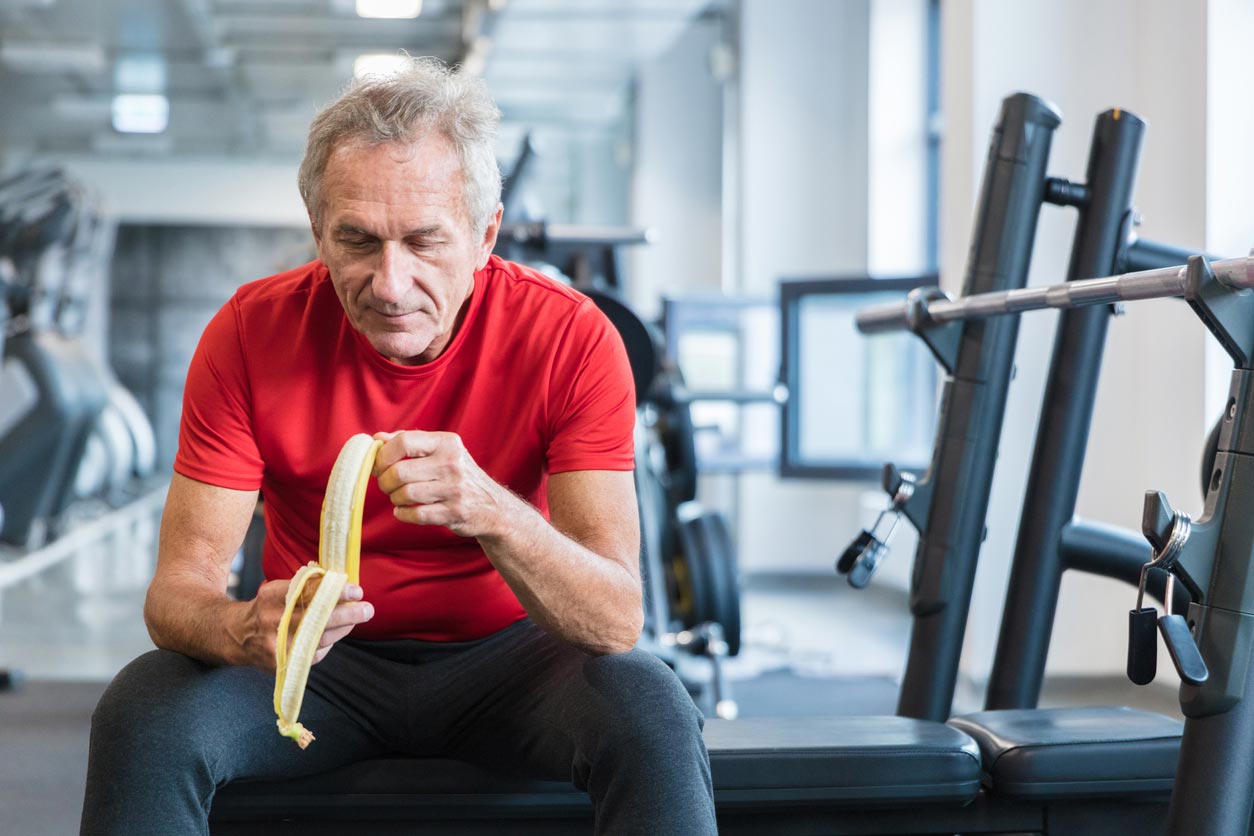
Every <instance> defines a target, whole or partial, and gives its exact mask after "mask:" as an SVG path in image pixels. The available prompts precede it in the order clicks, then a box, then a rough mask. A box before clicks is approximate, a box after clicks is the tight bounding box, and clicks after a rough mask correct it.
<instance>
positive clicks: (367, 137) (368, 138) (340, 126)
mask: <svg viewBox="0 0 1254 836" xmlns="http://www.w3.org/2000/svg"><path fill="white" fill-rule="evenodd" d="M500 121H501V111H500V110H498V109H497V106H496V104H495V102H493V101H492V96H491V94H489V93H488V88H487V85H486V84H484V83H483V81H482V79H479V78H475V77H474V76H470V75H466V74H465V73H463V72H460V71H458V70H455V69H453V68H450V67H449V66H447V65H446V64H445V63H444V62H443V61H440V60H439V59H437V58H409V59H408V61H407V62H406V63H405V64H404V66H403V67H402V68H401V69H400V70H399V71H397V72H395V73H389V74H387V75H370V76H366V77H364V78H361V79H357V80H355V81H353V82H352V83H350V84H349V85H348V87H346V88H345V90H344V92H343V93H341V94H340V97H339V98H338V99H336V100H335V101H333V102H331V104H329V105H327V106H326V107H325V108H323V109H322V110H321V111H320V112H319V113H318V115H317V116H315V117H314V120H313V124H311V125H310V126H309V140H308V143H307V144H306V145H305V158H304V159H303V160H302V161H301V164H300V174H299V182H300V196H301V197H302V198H303V199H304V201H305V208H306V209H307V210H308V211H309V216H310V218H311V219H312V220H313V223H314V225H315V226H317V225H318V224H319V222H320V215H321V213H322V204H321V202H320V201H321V199H322V194H321V193H322V176H323V174H324V173H325V171H326V167H327V160H328V159H330V157H331V154H332V153H333V152H334V151H335V149H336V148H338V147H340V146H341V145H343V144H345V143H349V142H356V143H362V144H364V145H367V146H371V145H382V144H386V143H390V142H400V143H405V144H409V143H414V142H417V141H418V140H419V139H421V138H422V137H423V136H425V135H426V134H428V133H429V132H431V131H435V132H437V133H439V134H441V135H442V136H444V137H445V138H446V139H448V140H449V141H450V142H451V143H452V144H453V147H454V149H455V150H456V151H457V155H458V157H459V158H460V160H461V164H462V193H463V197H464V199H465V208H466V214H467V217H468V220H469V221H470V225H471V227H472V228H473V229H474V230H475V234H476V235H482V234H483V230H485V229H486V228H487V226H488V223H489V222H490V221H491V220H492V215H493V214H494V213H495V212H496V206H497V204H498V203H500V201H501V170H500V168H498V167H497V164H496V152H495V140H496V129H497V126H498V125H499V124H500Z"/></svg>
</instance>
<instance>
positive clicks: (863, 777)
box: [705, 717, 980, 809]
mask: <svg viewBox="0 0 1254 836" xmlns="http://www.w3.org/2000/svg"><path fill="white" fill-rule="evenodd" d="M705 743H706V747H707V748H708V749H709V750H710V771H711V773H712V775H713V778H714V795H715V800H716V801H717V802H718V803H719V807H720V809H721V808H722V807H723V806H725V805H727V804H732V805H735V804H738V803H741V802H746V803H748V802H769V803H787V802H797V801H812V802H814V801H818V802H841V803H851V804H863V803H875V802H893V803H907V802H922V801H944V802H954V803H957V804H964V803H967V802H969V801H971V800H973V799H974V798H975V796H976V794H977V793H978V792H979V788H980V760H979V750H978V748H977V746H976V744H975V741H974V740H972V739H971V738H970V737H968V736H967V735H966V734H962V733H960V732H957V731H956V730H955V729H952V728H950V727H947V726H945V725H944V724H941V723H932V722H928V721H926V720H913V719H910V718H907V717H748V718H745V719H743V720H707V721H706V723H705Z"/></svg>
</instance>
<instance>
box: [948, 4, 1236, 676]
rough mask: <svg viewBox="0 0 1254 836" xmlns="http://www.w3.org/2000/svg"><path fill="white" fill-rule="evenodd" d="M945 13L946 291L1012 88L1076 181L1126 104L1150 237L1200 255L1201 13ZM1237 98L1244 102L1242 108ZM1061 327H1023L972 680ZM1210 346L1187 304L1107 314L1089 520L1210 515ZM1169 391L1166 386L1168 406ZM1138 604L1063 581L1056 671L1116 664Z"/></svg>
mask: <svg viewBox="0 0 1254 836" xmlns="http://www.w3.org/2000/svg"><path fill="white" fill-rule="evenodd" d="M942 10H943V12H942V13H943V33H942V62H943V78H942V85H943V89H942V111H943V113H944V118H945V141H944V146H943V148H944V150H943V152H942V157H943V159H942V183H941V191H942V232H941V240H942V246H943V254H942V264H943V276H942V281H943V282H944V283H945V284H946V285H947V286H949V287H950V288H951V289H956V286H957V284H958V282H959V281H960V278H961V275H962V266H963V259H964V258H965V254H966V247H967V241H968V238H969V232H970V218H971V217H972V209H973V205H974V199H975V196H976V190H977V187H978V178H979V173H980V165H981V159H982V155H983V151H984V148H985V142H986V139H987V130H988V126H990V125H991V124H992V120H993V118H994V116H995V113H996V108H997V106H998V103H999V101H1000V99H1001V98H1002V97H1004V96H1005V95H1007V94H1009V93H1012V92H1015V91H1018V90H1025V91H1028V92H1032V93H1036V94H1037V95H1041V96H1043V97H1045V98H1047V99H1050V100H1051V101H1053V102H1055V103H1056V104H1057V105H1058V107H1059V108H1060V110H1061V111H1062V114H1063V125H1062V127H1061V128H1060V129H1059V130H1058V132H1057V133H1056V135H1055V142H1054V147H1053V153H1052V155H1051V164H1050V173H1051V174H1056V175H1065V176H1068V177H1070V178H1072V179H1083V176H1084V169H1085V162H1086V159H1087V155H1088V143H1089V135H1090V132H1091V129H1092V124H1093V119H1094V117H1095V116H1096V114H1097V113H1098V112H1100V111H1102V110H1105V109H1107V108H1109V107H1121V108H1124V109H1126V110H1129V111H1131V112H1133V113H1135V114H1137V115H1138V116H1140V117H1141V118H1143V119H1145V120H1146V122H1147V123H1148V131H1147V133H1146V140H1145V145H1144V151H1143V154H1142V160H1141V169H1140V172H1141V174H1140V178H1139V181H1138V186H1137V190H1136V193H1135V204H1136V206H1137V208H1138V209H1139V210H1140V212H1141V214H1142V215H1143V216H1144V218H1145V224H1144V226H1143V227H1142V228H1141V230H1140V231H1141V234H1142V235H1143V236H1144V237H1146V238H1151V239H1155V240H1162V241H1167V242H1172V243H1176V244H1180V245H1183V246H1189V247H1202V246H1203V245H1204V244H1206V243H1207V241H1206V223H1205V221H1206V212H1207V202H1206V201H1207V198H1206V167H1205V159H1206V151H1207V147H1206V130H1205V125H1206V115H1207V106H1208V105H1207V97H1206V95H1205V91H1206V84H1207V81H1206V65H1205V59H1206V49H1205V47H1206V37H1207V27H1206V6H1205V4H1193V3H1176V2H1171V0H1141V2H1137V1H1136V0H1107V1H1106V2H1103V3H1096V4H1095V3H1091V2H1086V0H1034V2H1018V3H1002V2H996V0H973V1H972V2H969V3H948V4H944V5H943V7H942ZM1063 45H1065V49H1064V48H1063ZM1166 56H1170V59H1169V60H1167V59H1166ZM1211 106H1212V107H1213V106H1214V105H1213V103H1212V104H1211ZM1228 106H1229V107H1248V101H1246V102H1242V103H1240V104H1238V103H1237V102H1229V103H1228ZM1247 147H1248V145H1247ZM1074 222H1075V213H1074V211H1072V210H1061V209H1058V208H1056V207H1046V208H1045V209H1044V210H1043V212H1042V220H1041V226H1040V229H1039V231H1038V236H1037V243H1036V248H1035V251H1034V258H1033V269H1032V272H1031V278H1030V282H1031V283H1032V284H1045V283H1051V282H1055V281H1059V280H1061V279H1062V278H1063V277H1064V276H1065V273H1066V267H1067V260H1068V253H1069V250H1070V240H1071V235H1072V232H1073V230H1074ZM1055 319H1056V317H1055V316H1053V315H1050V314H1032V315H1028V316H1026V317H1025V318H1024V321H1023V327H1022V329H1021V331H1020V345H1019V350H1018V353H1017V355H1016V363H1017V366H1018V369H1019V374H1018V377H1017V378H1016V380H1015V383H1014V385H1013V387H1012V390H1011V397H1010V402H1009V404H1008V408H1007V420H1006V426H1005V429H1004V431H1003V437H1002V447H1001V456H1000V458H999V465H998V471H997V475H996V478H995V481H994V488H993V499H992V502H991V504H990V509H989V535H988V540H987V541H986V543H985V546H984V549H983V551H982V553H981V569H980V574H979V577H978V579H977V588H976V598H975V600H974V602H973V605H972V609H971V620H970V625H969V630H968V640H967V645H966V650H965V653H964V671H965V672H966V673H967V674H969V675H971V676H972V677H974V678H976V679H977V680H978V679H981V678H983V677H984V676H985V675H986V674H987V671H988V668H989V665H990V663H991V655H992V651H993V648H994V646H995V642H996V635H997V629H998V625H999V622H1000V610H1001V601H1002V599H1003V597H1004V594H1005V578H1006V571H1007V568H1008V566H1009V560H1010V555H1011V552H1012V550H1013V547H1014V539H1015V534H1016V529H1017V520H1018V512H1019V506H1020V503H1021V500H1022V494H1023V480H1024V477H1025V473H1026V467H1027V463H1028V459H1029V457H1030V453H1031V443H1032V436H1033V435H1034V433H1035V428H1036V418H1037V414H1038V411H1039V401H1040V392H1041V387H1042V385H1043V380H1044V374H1045V371H1046V368H1047V366H1048V359H1049V353H1050V350H1051V347H1052V341H1053V334H1052V331H1053V328H1054V324H1055ZM1205 341H1206V337H1205V335H1204V333H1203V331H1202V329H1201V327H1200V326H1199V325H1198V324H1197V323H1196V321H1195V320H1194V318H1193V316H1192V314H1190V313H1189V312H1188V310H1187V308H1186V307H1185V306H1183V305H1181V304H1180V303H1177V302H1153V303H1138V304H1136V305H1132V306H1129V313H1128V315H1126V316H1125V317H1122V318H1118V319H1115V320H1113V321H1112V323H1111V327H1110V337H1109V340H1108V344H1107V349H1106V354H1105V362H1104V364H1103V369H1102V378H1101V384H1100V389H1099V394H1098V399H1097V407H1096V414H1095V416H1094V423H1093V431H1092V434H1091V436H1090V441H1089V448H1088V458H1087V462H1086V467H1085V472H1084V477H1083V480H1082V485H1081V490H1080V497H1079V502H1078V509H1077V510H1078V513H1079V514H1080V515H1081V516H1085V517H1089V518H1094V519H1100V520H1104V521H1108V522H1113V523H1117V524H1120V525H1124V526H1128V527H1131V528H1134V529H1135V528H1137V527H1139V520H1140V508H1141V496H1142V493H1143V492H1144V490H1145V489H1147V488H1151V487H1152V488H1159V489H1162V490H1165V491H1166V492H1167V493H1168V495H1169V496H1171V497H1173V498H1175V500H1176V501H1177V502H1178V503H1179V504H1180V505H1182V506H1183V507H1185V508H1187V509H1190V510H1196V509H1197V508H1198V507H1199V506H1200V495H1199V487H1198V476H1197V469H1198V457H1199V454H1200V449H1201V442H1202V439H1203V437H1204V434H1205V429H1206V416H1205V414H1204V409H1203V389H1204V385H1203V374H1202V371H1203V354H1204V345H1205ZM1165 381H1171V382H1172V389H1171V390H1170V395H1169V396H1168V395H1167V391H1168V390H1165V389H1164V384H1165ZM1134 595H1135V593H1134V592H1133V591H1132V590H1130V589H1129V587H1127V586H1125V585H1123V584H1120V583H1116V582H1113V581H1104V580H1101V579H1094V578H1088V577H1083V576H1075V577H1067V578H1066V579H1065V580H1064V584H1063V589H1062V599H1061V602H1060V607H1059V612H1058V618H1057V622H1056V626H1055V630H1054V638H1053V646H1052V648H1051V653H1050V660H1049V671H1050V672H1051V673H1098V672H1100V673H1115V672H1118V671H1120V670H1122V667H1123V664H1124V658H1125V657H1124V654H1125V642H1126V618H1125V615H1124V613H1126V611H1127V610H1128V609H1129V608H1130V607H1131V606H1132V603H1131V602H1132V600H1133V598H1134ZM1165 669H1169V668H1163V667H1162V666H1160V670H1165Z"/></svg>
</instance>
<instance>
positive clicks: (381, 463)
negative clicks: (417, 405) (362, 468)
mask: <svg viewBox="0 0 1254 836" xmlns="http://www.w3.org/2000/svg"><path fill="white" fill-rule="evenodd" d="M443 435H444V434H443V433H431V432H424V431H423V430H406V431H405V432H401V433H397V434H396V435H394V436H392V437H391V438H389V439H388V440H387V441H385V442H383V446H382V447H380V448H379V452H378V454H377V455H375V457H374V472H375V474H376V475H377V474H380V473H383V472H384V471H385V470H387V469H388V468H389V467H391V466H392V465H394V464H396V463H397V462H399V461H400V460H401V459H412V458H419V457H421V456H429V455H431V454H432V453H434V452H435V451H436V450H437V449H438V448H439V446H440V439H441V437H442V436H443Z"/></svg>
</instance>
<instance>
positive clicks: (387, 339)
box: [368, 333, 431, 363]
mask: <svg viewBox="0 0 1254 836" xmlns="http://www.w3.org/2000/svg"><path fill="white" fill-rule="evenodd" d="M368 338H369V340H370V344H371V345H372V346H374V350H375V351H377V352H379V353H380V354H382V355H383V356H384V357H386V358H388V359H389V360H391V361H392V362H394V363H407V362H409V361H411V360H413V359H414V358H415V357H418V356H419V355H420V354H422V353H423V352H424V351H426V350H427V347H428V346H430V345H431V340H427V339H421V338H419V337H414V336H412V335H409V334H405V335H397V334H388V333H383V334H377V333H376V334H369V335H368Z"/></svg>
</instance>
